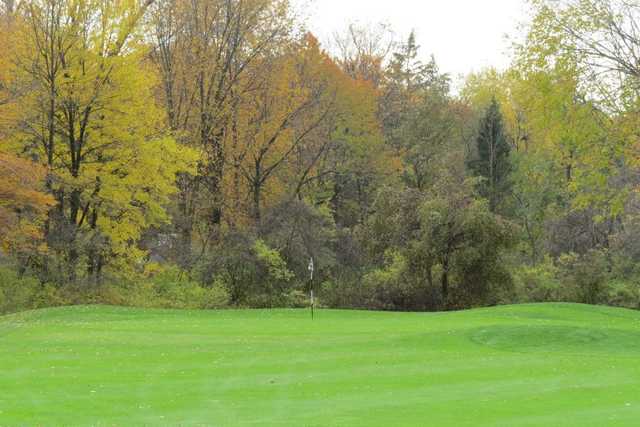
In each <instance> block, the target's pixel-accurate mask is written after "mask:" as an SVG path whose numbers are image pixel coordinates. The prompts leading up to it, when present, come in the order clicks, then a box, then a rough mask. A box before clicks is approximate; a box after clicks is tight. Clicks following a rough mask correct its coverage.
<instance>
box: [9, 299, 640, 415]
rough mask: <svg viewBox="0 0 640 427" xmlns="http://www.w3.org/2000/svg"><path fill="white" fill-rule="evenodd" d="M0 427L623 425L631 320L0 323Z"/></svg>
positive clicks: (263, 318)
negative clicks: (146, 426)
mask: <svg viewBox="0 0 640 427" xmlns="http://www.w3.org/2000/svg"><path fill="white" fill-rule="evenodd" d="M0 369H1V374H0V425H2V426H13V425H16V426H18V425H19V426H24V425H86V426H89V425H92V426H99V425H104V426H107V425H108V426H113V425H117V426H132V425H171V426H174V425H176V426H177V425H180V426H189V425H213V426H236V425H277V426H288V425H290V426H402V425H406V426H420V425H422V426H424V425H428V426H479V425H480V426H482V425H486V426H605V425H606V426H634V425H638V420H640V313H637V312H633V311H627V310H620V309H612V308H601V307H590V306H580V305H561V304H550V305H524V306H508V307H501V308H491V309H481V310H473V311H467V312H459V313H441V314H413V313H406V314H401V313H376V312H349V311H320V312H316V318H315V321H313V322H312V321H311V319H310V316H309V312H308V311H295V310H276V311H212V312H207V311H165V310H137V309H124V308H112V307H76V308H60V309H50V310H42V311H36V312H28V313H22V314H15V315H11V316H5V317H0Z"/></svg>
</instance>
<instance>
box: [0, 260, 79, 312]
mask: <svg viewBox="0 0 640 427" xmlns="http://www.w3.org/2000/svg"><path fill="white" fill-rule="evenodd" d="M65 303H66V300H65V299H64V298H63V297H62V295H61V294H60V292H59V291H58V290H57V289H56V288H55V287H53V286H51V285H48V284H45V285H41V284H40V282H39V281H38V280H37V279H36V278H34V277H30V276H21V275H19V274H18V273H17V272H16V271H14V270H12V269H11V268H8V267H2V268H0V314H6V313H13V312H17V311H22V310H30V309H34V308H44V307H51V306H57V305H64V304H65Z"/></svg>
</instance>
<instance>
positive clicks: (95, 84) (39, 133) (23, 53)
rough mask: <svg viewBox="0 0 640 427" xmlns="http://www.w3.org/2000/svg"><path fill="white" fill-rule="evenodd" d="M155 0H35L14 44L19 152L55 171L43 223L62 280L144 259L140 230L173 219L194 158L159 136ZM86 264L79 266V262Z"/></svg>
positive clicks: (13, 137)
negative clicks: (181, 180) (173, 201)
mask: <svg viewBox="0 0 640 427" xmlns="http://www.w3.org/2000/svg"><path fill="white" fill-rule="evenodd" d="M150 3H151V2H150V1H147V2H144V3H138V2H126V1H123V2H107V3H105V2H102V1H92V0H86V1H80V2H76V1H58V0H56V1H53V0H42V1H32V2H29V3H28V7H26V8H25V13H24V20H25V22H26V25H25V27H24V29H23V30H22V32H21V40H22V43H21V44H20V45H19V46H18V47H17V48H16V50H17V51H16V53H15V56H16V60H17V61H18V63H19V64H20V70H21V74H22V77H21V78H22V80H23V81H24V82H26V83H27V87H28V91H27V92H26V94H25V95H24V96H22V97H21V98H20V99H19V107H20V108H19V110H20V111H21V116H20V118H19V121H18V123H17V125H16V126H17V129H19V131H18V132H15V133H13V134H12V135H11V138H10V139H11V145H12V146H13V147H14V149H15V150H16V151H17V152H27V153H30V154H31V155H32V156H33V157H34V158H36V159H39V161H40V162H41V163H42V164H43V165H44V166H46V167H47V168H48V169H49V171H50V176H49V178H48V181H47V187H48V190H49V191H50V192H51V194H52V195H53V196H54V197H55V199H56V207H55V208H54V209H52V211H51V214H50V217H49V220H48V221H47V227H46V229H45V231H46V234H47V238H48V242H49V245H50V247H51V248H52V250H53V253H55V254H57V255H58V257H56V258H55V259H54V260H52V261H55V262H54V263H53V264H55V265H51V266H50V267H51V269H58V270H60V273H61V274H62V275H63V277H64V279H66V280H71V281H75V280H76V279H77V278H78V277H79V275H82V276H85V275H86V276H89V277H91V278H92V280H99V278H100V276H101V274H102V270H103V267H105V266H106V265H109V264H117V263H119V262H124V263H123V264H121V265H120V267H124V265H126V264H127V262H129V265H131V264H130V263H131V262H132V261H136V260H139V259H141V258H142V256H143V255H144V252H143V251H142V250H141V249H140V248H139V247H138V246H137V242H138V240H139V238H140V236H141V233H142V232H143V231H144V229H145V228H147V227H148V226H150V225H154V224H158V223H162V222H163V221H166V219H167V217H166V215H165V212H164V205H165V204H166V203H167V201H168V196H169V195H170V194H171V193H172V192H173V191H174V179H175V173H176V172H177V171H179V170H187V169H189V165H188V162H189V161H190V156H189V152H188V151H184V150H182V149H181V148H180V147H179V146H178V145H177V144H176V143H175V142H174V141H173V140H171V139H169V138H166V137H164V136H163V135H162V132H161V129H160V127H159V124H160V123H159V120H158V119H159V115H158V113H157V109H156V108H155V107H154V102H153V93H152V89H153V73H152V72H151V70H149V69H148V67H145V65H144V55H145V49H144V46H143V44H142V39H141V38H140V37H139V32H138V30H139V28H140V21H141V19H142V17H143V15H144V13H145V10H146V8H147V7H149V5H150ZM81 264H82V266H81Z"/></svg>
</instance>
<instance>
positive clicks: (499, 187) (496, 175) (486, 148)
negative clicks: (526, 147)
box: [469, 98, 511, 212]
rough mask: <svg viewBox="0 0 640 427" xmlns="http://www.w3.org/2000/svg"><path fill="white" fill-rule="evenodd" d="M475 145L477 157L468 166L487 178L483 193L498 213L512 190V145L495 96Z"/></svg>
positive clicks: (481, 188)
mask: <svg viewBox="0 0 640 427" xmlns="http://www.w3.org/2000/svg"><path fill="white" fill-rule="evenodd" d="M476 148H477V153H476V158H475V159H473V160H472V161H470V162H469V169H470V170H471V171H472V173H473V174H474V175H475V176H478V177H482V178H484V179H483V181H482V182H481V183H480V185H479V190H480V194H481V195H482V196H483V197H485V198H487V199H488V200H489V206H490V208H491V211H492V212H495V211H496V210H497V209H498V208H499V207H500V205H501V203H502V202H503V201H504V199H505V196H506V195H507V194H509V192H510V190H511V184H510V181H509V174H510V173H511V162H510V153H511V146H510V145H509V142H508V140H507V136H506V134H505V130H504V125H503V119H502V113H501V112H500V105H499V104H498V101H497V100H496V99H495V98H493V100H492V101H491V104H490V105H489V107H488V108H487V111H486V112H485V115H484V117H483V118H482V119H481V120H480V129H479V132H478V137H477V139H476Z"/></svg>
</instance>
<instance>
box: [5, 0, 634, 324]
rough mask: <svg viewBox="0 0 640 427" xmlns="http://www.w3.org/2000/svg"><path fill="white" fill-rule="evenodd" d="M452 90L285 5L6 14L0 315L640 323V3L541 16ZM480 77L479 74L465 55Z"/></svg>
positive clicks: (385, 49)
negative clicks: (200, 313)
mask: <svg viewBox="0 0 640 427" xmlns="http://www.w3.org/2000/svg"><path fill="white" fill-rule="evenodd" d="M529 6H530V7H529V11H530V16H529V18H530V21H531V22H530V23H529V24H528V26H527V28H526V32H525V33H524V34H523V36H522V37H521V38H520V39H519V41H517V42H515V43H514V45H513V47H512V63H511V66H510V67H509V68H508V69H507V70H504V71H502V70H500V71H498V70H495V69H487V70H484V71H482V72H479V73H475V74H472V75H470V76H468V77H467V78H466V80H465V82H464V84H463V86H462V89H461V90H460V91H453V90H452V88H451V86H452V80H451V78H450V76H449V75H447V74H446V73H443V72H441V71H440V69H439V67H438V65H437V62H436V60H435V59H434V58H431V59H430V60H428V61H424V60H422V58H424V55H423V54H422V53H421V51H420V47H419V46H418V45H417V42H416V37H415V34H413V33H412V34H409V35H408V36H407V37H398V36H397V35H395V34H394V33H393V31H392V30H391V29H390V28H388V27H387V26H385V25H379V26H361V25H356V24H354V25H351V26H349V28H348V29H347V30H346V31H345V32H344V33H342V34H336V35H335V36H334V38H333V40H332V42H331V43H329V44H327V46H323V45H322V44H321V43H320V42H319V41H318V39H317V38H315V37H314V35H313V34H311V33H310V32H309V31H307V30H306V29H305V28H304V25H303V24H302V22H301V21H300V20H299V19H298V18H297V16H296V14H295V12H294V10H293V9H292V7H291V6H290V5H289V3H288V1H286V0H111V1H103V0H2V1H0V239H1V242H2V249H1V250H0V311H13V310H17V309H24V308H30V307H42V306H49V305H62V304H74V303H108V304H124V305H140V306H158V307H192V308H216V307H226V306H236V307H283V306H286V307H297V306H304V305H305V304H307V302H308V301H307V296H306V295H307V292H308V291H309V287H310V286H311V285H312V284H311V283H309V281H308V272H307V265H308V262H309V258H313V259H314V260H315V264H316V268H317V271H316V282H315V284H313V286H314V287H315V289H316V292H317V293H318V295H319V298H320V303H321V304H322V305H324V306H326V307H343V308H368V309H381V310H419V311H420V310H425V311H426V310H448V309H463V308H469V307H476V306H486V305H495V304H503V303H515V302H537V301H576V302H585V303H594V304H612V305H621V306H626V307H632V308H638V307H640V282H639V280H640V274H639V273H640V271H638V269H637V267H636V265H637V261H638V260H639V259H640V249H638V245H637V244H636V243H635V239H634V237H635V235H636V234H637V232H638V231H640V222H639V221H638V218H639V216H638V212H639V210H638V196H637V188H638V170H639V169H638V166H639V165H638V161H637V159H638V152H637V147H638V145H637V138H638V129H637V114H638V105H639V102H638V99H639V98H638V91H639V89H640V86H639V85H638V78H639V77H640V71H638V70H639V68H638V62H637V60H636V58H637V57H638V55H640V34H639V33H638V28H637V25H636V22H637V21H636V19H637V18H639V17H640V16H639V15H638V14H639V12H640V5H638V4H636V3H635V2H629V1H622V0H563V1H561V2H558V1H551V0H531V1H530V2H529ZM461 54H462V53H461Z"/></svg>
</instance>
